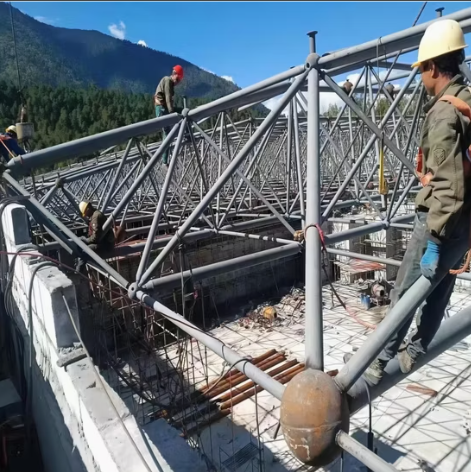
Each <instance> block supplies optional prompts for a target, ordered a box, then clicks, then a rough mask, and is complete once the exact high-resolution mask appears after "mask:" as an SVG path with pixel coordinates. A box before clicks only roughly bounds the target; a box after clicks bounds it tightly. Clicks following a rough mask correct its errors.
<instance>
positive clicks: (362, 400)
mask: <svg viewBox="0 0 471 472" xmlns="http://www.w3.org/2000/svg"><path fill="white" fill-rule="evenodd" d="M470 335H471V307H468V308H465V309H463V310H461V311H460V312H458V313H457V314H456V315H453V316H451V317H450V318H447V319H445V320H444V321H443V322H442V324H441V326H440V328H439V329H438V331H437V334H436V335H435V336H434V338H433V340H432V342H431V343H430V345H429V346H428V349H427V353H426V354H424V355H423V356H420V357H419V358H418V359H417V362H416V364H415V365H414V368H413V369H412V371H411V372H410V374H403V373H402V371H401V369H400V367H399V361H398V360H397V357H395V358H394V359H392V360H391V361H389V362H388V364H387V366H386V368H385V371H384V376H383V378H382V380H381V382H380V383H379V384H378V385H375V386H371V385H370V386H367V385H366V383H365V381H364V380H363V378H361V379H360V380H358V381H357V382H356V383H355V385H353V387H352V388H351V389H350V390H349V391H348V399H349V407H350V412H351V414H352V415H353V414H354V413H355V412H357V411H358V410H360V409H361V408H363V407H364V406H365V405H367V404H368V395H367V388H368V390H369V393H370V396H371V400H374V399H375V398H377V397H379V396H380V395H382V394H383V393H384V392H386V391H387V390H389V389H390V388H391V387H393V386H394V385H397V384H398V383H399V382H400V381H401V380H404V379H405V378H407V377H408V375H411V374H412V373H414V372H416V371H417V370H418V369H420V368H421V367H423V366H424V365H426V364H429V363H430V362H431V361H433V359H435V358H436V357H438V356H439V355H440V354H443V353H444V352H445V351H446V350H448V349H450V348H451V347H453V346H454V345H455V344H456V343H458V342H460V341H461V340H462V339H464V338H466V337H467V336H470Z"/></svg>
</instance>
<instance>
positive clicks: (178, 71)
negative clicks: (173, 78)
mask: <svg viewBox="0 0 471 472" xmlns="http://www.w3.org/2000/svg"><path fill="white" fill-rule="evenodd" d="M173 71H174V72H176V74H177V75H178V78H179V79H180V80H182V79H183V67H182V66H174V67H173Z"/></svg>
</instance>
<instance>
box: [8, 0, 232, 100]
mask: <svg viewBox="0 0 471 472" xmlns="http://www.w3.org/2000/svg"><path fill="white" fill-rule="evenodd" d="M130 5H131V4H130ZM13 21H14V28H15V37H16V43H17V44H16V46H17V51H18V63H19V68H20V73H21V77H22V80H23V82H24V84H25V85H26V86H31V85H38V84H46V85H52V86H60V85H66V86H68V87H79V86H85V87H87V86H89V85H91V84H95V85H96V86H97V87H99V88H108V89H109V88H112V89H119V90H122V91H126V92H132V93H153V92H154V91H155V87H156V86H157V83H158V82H159V80H160V79H161V78H162V77H163V76H164V75H168V74H170V72H171V69H172V67H173V66H174V65H175V64H180V65H182V66H183V67H184V69H185V80H184V81H183V82H182V84H181V85H179V92H180V94H182V95H186V96H188V97H200V98H201V97H204V98H209V99H215V98H219V97H222V96H224V95H227V94H229V93H232V92H234V91H236V90H238V87H237V86H236V85H234V84H233V83H232V82H229V81H227V80H225V79H223V78H221V77H218V76H217V75H214V74H211V73H210V72H207V71H205V70H203V69H201V68H199V67H197V66H196V65H194V64H192V63H190V62H188V61H185V60H184V59H182V58H180V57H175V56H172V55H170V54H167V53H164V52H160V51H155V50H153V49H151V48H146V47H142V46H140V45H137V44H134V43H131V42H130V41H127V40H120V39H116V38H113V37H111V36H108V35H106V34H103V33H100V32H98V31H86V30H77V29H67V28H58V27H55V26H50V25H46V24H44V23H41V22H39V21H36V20H35V19H34V18H31V17H30V16H28V15H25V14H24V13H22V12H21V11H20V10H18V9H16V8H13ZM2 79H3V80H6V81H7V82H13V83H17V72H16V61H15V48H14V41H13V34H12V26H11V21H10V5H9V4H7V3H5V2H0V80H2Z"/></svg>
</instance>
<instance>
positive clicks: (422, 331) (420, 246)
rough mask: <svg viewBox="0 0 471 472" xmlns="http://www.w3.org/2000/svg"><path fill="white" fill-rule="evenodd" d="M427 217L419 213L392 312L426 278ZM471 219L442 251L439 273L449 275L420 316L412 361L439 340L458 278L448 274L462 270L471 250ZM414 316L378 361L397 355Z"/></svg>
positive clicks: (465, 220) (410, 341)
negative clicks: (423, 261) (423, 268)
mask: <svg viewBox="0 0 471 472" xmlns="http://www.w3.org/2000/svg"><path fill="white" fill-rule="evenodd" d="M426 221H427V213H423V212H417V213H416V217H415V220H414V229H413V231H412V236H411V239H410V241H409V243H408V245H407V250H406V253H405V255H404V259H403V261H402V264H401V266H400V268H399V271H398V273H397V278H396V283H395V286H394V289H393V290H392V291H391V305H390V309H391V308H392V307H393V306H394V305H395V304H396V303H397V302H398V300H399V299H400V298H401V297H402V295H404V293H405V292H406V291H407V290H409V288H410V287H411V286H412V285H413V284H414V283H415V282H416V281H417V280H418V279H419V277H420V276H421V275H422V273H421V270H420V260H421V259H422V256H423V254H424V252H425V249H426V246H427V235H426V231H427V224H426ZM469 224H470V222H469V215H466V217H463V218H462V221H460V222H459V223H458V224H457V225H456V227H457V229H456V231H455V234H453V235H452V237H451V238H449V239H448V240H447V241H445V242H443V244H442V246H441V248H440V260H439V268H438V269H437V272H438V271H441V273H443V272H446V275H445V277H444V278H443V279H442V281H441V282H440V283H439V284H438V285H437V286H436V287H435V289H434V290H433V292H432V293H431V294H430V295H429V296H428V297H427V299H426V300H425V302H424V304H423V305H422V307H421V308H420V309H419V313H418V315H417V329H416V331H415V332H414V333H412V334H411V336H410V338H409V339H408V341H407V343H406V346H407V347H406V349H407V353H408V354H409V355H410V356H411V358H412V359H414V360H415V359H417V357H418V356H420V355H421V354H425V352H426V351H427V347H428V345H429V344H430V342H431V341H432V339H433V337H434V336H435V334H436V332H437V331H438V328H439V327H440V323H441V321H442V319H443V316H444V315H445V310H446V307H447V304H448V301H449V300H450V297H451V294H452V292H453V287H454V285H455V280H456V276H455V275H451V274H449V273H448V271H449V270H450V269H453V268H459V267H460V266H461V263H462V262H463V257H464V254H465V253H466V251H467V250H468V246H469ZM413 318H414V314H413V313H412V314H411V315H410V318H409V319H408V320H407V322H406V323H405V324H404V326H403V327H402V328H401V329H400V330H399V331H398V332H397V333H396V334H395V335H394V336H393V337H392V339H391V340H390V341H389V343H388V344H387V345H386V347H385V348H384V349H383V351H382V352H381V353H380V355H379V356H378V358H379V359H380V360H382V361H384V362H388V361H389V360H391V359H393V358H394V356H395V355H396V354H397V352H398V350H399V348H400V346H401V343H402V341H403V340H404V339H405V337H406V335H407V332H408V330H409V328H410V325H411V323H412V320H413Z"/></svg>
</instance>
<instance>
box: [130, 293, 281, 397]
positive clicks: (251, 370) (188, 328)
mask: <svg viewBox="0 0 471 472" xmlns="http://www.w3.org/2000/svg"><path fill="white" fill-rule="evenodd" d="M135 296H136V298H137V299H138V300H140V301H141V302H143V303H145V304H146V305H147V306H148V307H149V308H152V309H153V310H155V311H156V312H157V313H160V314H161V315H162V316H163V317H164V318H167V319H168V320H169V321H171V322H172V323H173V324H174V325H176V326H177V327H178V328H180V329H181V330H183V331H185V332H186V333H187V334H189V335H190V336H191V337H193V338H194V339H196V340H197V341H199V342H200V343H202V344H203V345H204V346H206V347H207V348H208V349H211V351H213V352H214V353H215V354H217V355H218V356H219V357H221V358H222V359H224V360H225V361H227V362H228V363H229V364H231V367H235V368H236V369H237V370H238V371H239V372H242V373H244V374H245V375H246V376H247V377H248V378H249V379H250V380H253V381H254V382H255V383H257V384H258V385H260V387H262V388H263V389H264V390H266V391H267V392H269V393H271V394H272V395H273V396H274V397H275V398H277V399H278V400H280V401H281V398H282V396H283V392H284V390H285V386H284V385H282V384H281V383H280V382H278V381H276V380H275V379H273V378H272V377H270V376H269V375H268V374H267V373H266V372H264V371H263V370H261V369H259V368H258V367H256V366H254V365H253V364H252V363H251V362H250V361H249V360H248V359H246V358H243V357H241V356H240V355H239V354H238V353H237V352H235V351H233V350H232V349H230V348H229V347H227V346H226V345H225V344H224V343H223V342H221V341H219V339H217V338H215V337H214V336H210V335H208V334H206V333H205V332H203V331H202V330H201V329H199V328H197V327H196V326H195V325H193V324H192V323H190V322H189V321H187V320H186V319H185V318H183V316H181V315H179V314H177V313H175V312H173V311H172V310H170V309H169V308H167V307H166V306H165V305H162V304H161V303H159V302H158V301H156V300H154V299H153V298H152V297H150V296H149V295H147V294H146V293H144V292H142V291H141V290H137V291H136V293H135Z"/></svg>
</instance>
